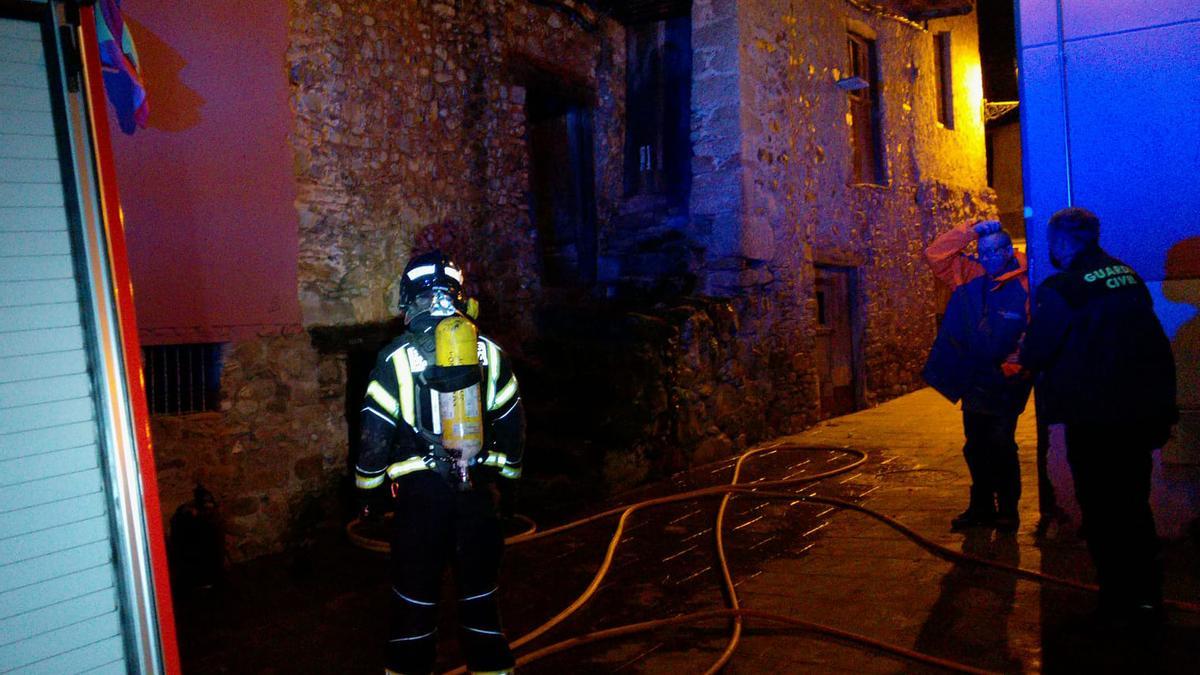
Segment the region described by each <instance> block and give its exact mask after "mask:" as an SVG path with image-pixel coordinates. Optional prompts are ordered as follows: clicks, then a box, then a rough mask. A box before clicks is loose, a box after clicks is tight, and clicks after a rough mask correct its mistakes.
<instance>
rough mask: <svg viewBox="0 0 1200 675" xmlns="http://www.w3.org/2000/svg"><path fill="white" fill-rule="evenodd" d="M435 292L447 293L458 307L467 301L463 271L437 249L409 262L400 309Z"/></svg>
mask: <svg viewBox="0 0 1200 675" xmlns="http://www.w3.org/2000/svg"><path fill="white" fill-rule="evenodd" d="M434 290H440V291H445V292H446V293H447V294H448V295H450V297H452V298H453V299H454V302H455V304H457V305H462V304H463V303H464V301H465V299H466V296H465V295H464V294H463V273H462V269H461V268H459V266H458V265H455V264H454V261H453V260H451V259H450V258H449V256H447V255H446V254H444V253H442V252H441V251H440V250H436V249H435V250H433V251H430V252H429V253H422V254H421V255H419V256H416V257H414V258H412V259H411V260H409V261H408V265H406V266H405V268H404V277H403V278H402V279H401V280H400V309H405V308H406V307H408V306H409V305H410V304H412V303H413V301H415V300H416V299H417V296H418V295H421V294H422V293H428V292H430V291H434Z"/></svg>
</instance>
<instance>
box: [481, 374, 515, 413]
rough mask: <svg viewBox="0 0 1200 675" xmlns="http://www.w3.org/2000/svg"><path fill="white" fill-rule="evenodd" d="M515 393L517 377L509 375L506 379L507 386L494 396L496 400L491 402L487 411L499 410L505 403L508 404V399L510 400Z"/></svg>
mask: <svg viewBox="0 0 1200 675" xmlns="http://www.w3.org/2000/svg"><path fill="white" fill-rule="evenodd" d="M516 393H517V376H516V375H511V376H509V378H508V384H506V385H504V388H503V389H501V390H500V392H499V393H498V394H496V399H495V400H494V401H492V404H491V405H489V406H488V410H499V409H500V407H501V406H503V405H504V404H505V403H508V401H509V399H511V398H512V397H513V394H516Z"/></svg>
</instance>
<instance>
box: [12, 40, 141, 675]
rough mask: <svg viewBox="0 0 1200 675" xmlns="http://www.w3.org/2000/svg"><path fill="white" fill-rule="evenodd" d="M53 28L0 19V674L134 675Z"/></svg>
mask: <svg viewBox="0 0 1200 675" xmlns="http://www.w3.org/2000/svg"><path fill="white" fill-rule="evenodd" d="M50 91H51V90H50V82H49V80H48V77H47V71H46V66H45V63H44V56H43V45H42V33H41V27H40V26H39V25H38V24H36V23H34V22H30V21H19V20H12V19H0V672H9V671H12V672H19V673H27V672H28V673H75V672H83V671H90V670H93V669H99V671H104V672H126V655H125V650H126V647H125V638H124V636H123V630H124V629H123V626H122V621H121V612H120V608H119V600H118V598H119V594H118V589H117V582H116V579H117V571H116V569H115V562H114V555H113V551H114V547H113V536H114V534H113V529H112V528H113V525H112V523H113V517H112V514H111V513H110V508H111V499H110V497H109V494H108V492H107V489H106V486H107V483H106V481H105V477H104V472H103V470H102V468H101V467H102V466H103V462H102V461H101V454H100V453H101V445H100V442H101V437H102V434H101V430H100V422H99V420H98V416H97V404H96V399H95V396H94V393H93V386H92V374H91V373H92V371H93V368H92V367H91V364H89V357H88V353H89V352H88V349H87V342H86V340H85V327H84V325H83V323H82V321H81V316H82V315H83V307H82V306H81V304H80V297H79V287H80V285H79V281H80V280H79V279H77V278H76V272H75V270H76V264H75V262H74V260H73V257H72V256H73V252H72V244H71V233H70V230H69V225H68V222H69V219H68V217H67V210H66V202H65V201H64V188H63V185H62V182H61V170H60V168H59V167H60V158H59V156H58V146H57V143H56V137H55V128H54V114H53V110H52V108H51V97H50Z"/></svg>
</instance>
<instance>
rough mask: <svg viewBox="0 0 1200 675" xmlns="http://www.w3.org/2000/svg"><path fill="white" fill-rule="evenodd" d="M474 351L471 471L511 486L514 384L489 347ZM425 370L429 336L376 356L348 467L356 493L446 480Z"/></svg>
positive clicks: (518, 427) (518, 421) (521, 429)
mask: <svg viewBox="0 0 1200 675" xmlns="http://www.w3.org/2000/svg"><path fill="white" fill-rule="evenodd" d="M477 350H478V354H479V367H480V371H481V373H480V375H481V382H480V388H481V392H480V393H481V398H482V405H483V407H484V411H483V422H484V447H483V450H482V451H481V452H480V453H479V455H478V456H477V457H476V459H475V465H476V466H480V465H482V466H484V467H491V469H492V470H494V471H495V472H496V473H497V474H498V475H499V476H501V477H503V478H507V479H516V478H518V477H519V476H520V475H521V459H522V454H523V451H524V445H525V416H524V410H523V408H522V406H521V398H520V396H519V395H518V392H517V378H516V376H515V375H514V374H513V372H512V366H511V364H510V363H509V361H508V358H507V357H506V356H505V355H504V352H502V351H501V350H500V347H498V346H497V345H496V343H495V342H492V341H491V340H489V339H488V338H486V337H483V336H480V337H479V338H478V341H477ZM433 363H434V348H433V340H432V331H430V332H429V333H427V334H416V333H414V332H413V331H411V330H409V331H406V332H405V333H404V334H403V335H401V336H400V337H399V338H397V339H395V340H393V341H392V342H391V344H389V345H388V346H387V347H385V348H384V349H383V351H381V352H380V353H379V356H378V358H377V359H376V361H375V369H374V370H373V371H372V372H371V381H370V384H369V385H368V386H367V394H366V397H365V399H364V402H363V408H362V446H361V448H360V450H359V456H358V461H357V464H356V466H355V484H356V485H357V486H358V487H359V488H361V489H364V490H371V489H373V488H376V487H379V486H380V485H382V484H383V483H384V482H385V481H386V480H388V479H390V480H395V479H397V478H399V477H400V476H403V475H405V474H408V473H412V472H414V471H426V470H433V471H437V472H439V473H441V474H442V475H443V476H445V475H447V473H448V471H449V466H450V462H449V458H448V455H447V454H446V452H445V450H444V449H443V448H442V446H441V419H440V411H439V408H438V391H437V390H436V389H435V388H434V386H433V385H436V383H434V382H430V381H429V377H428V376H429V375H430V374H432V373H433V372H434V369H433V366H432V364H433Z"/></svg>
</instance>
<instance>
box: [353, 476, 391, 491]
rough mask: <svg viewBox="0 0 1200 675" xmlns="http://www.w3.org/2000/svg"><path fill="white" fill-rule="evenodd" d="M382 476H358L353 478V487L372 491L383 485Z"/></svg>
mask: <svg viewBox="0 0 1200 675" xmlns="http://www.w3.org/2000/svg"><path fill="white" fill-rule="evenodd" d="M383 478H384V476H383V474H379V475H378V476H363V475H362V474H359V475H357V476H355V477H354V485H355V486H357V487H358V488H359V489H362V490H373V489H375V488H377V487H379V486H380V485H383Z"/></svg>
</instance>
